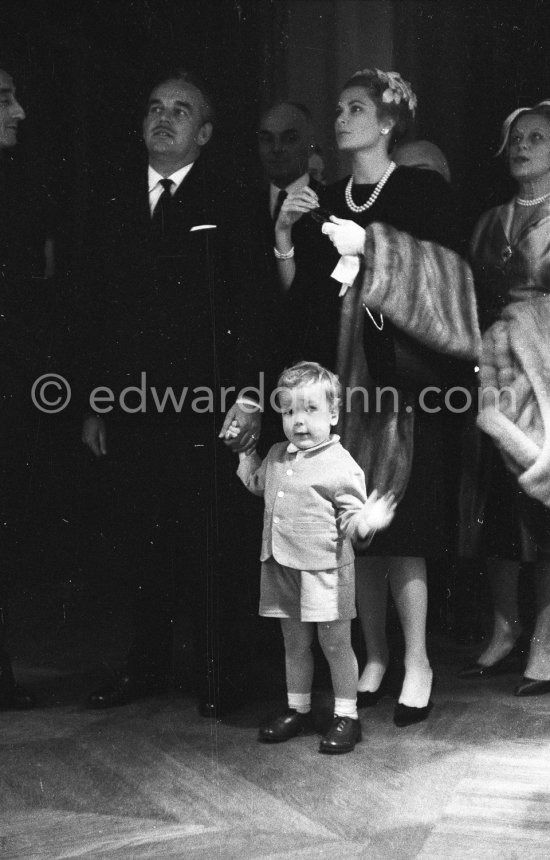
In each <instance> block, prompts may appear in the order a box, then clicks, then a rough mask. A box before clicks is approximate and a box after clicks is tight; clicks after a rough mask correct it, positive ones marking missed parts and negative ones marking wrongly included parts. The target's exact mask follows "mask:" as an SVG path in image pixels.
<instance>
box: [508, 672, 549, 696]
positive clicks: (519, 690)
mask: <svg viewBox="0 0 550 860" xmlns="http://www.w3.org/2000/svg"><path fill="white" fill-rule="evenodd" d="M546 693H550V681H537V680H535V678H528V677H527V675H524V676H523V678H522V679H521V681H520V683H519V684H518V686H517V687H516V689H515V690H514V696H544V695H545V694H546Z"/></svg>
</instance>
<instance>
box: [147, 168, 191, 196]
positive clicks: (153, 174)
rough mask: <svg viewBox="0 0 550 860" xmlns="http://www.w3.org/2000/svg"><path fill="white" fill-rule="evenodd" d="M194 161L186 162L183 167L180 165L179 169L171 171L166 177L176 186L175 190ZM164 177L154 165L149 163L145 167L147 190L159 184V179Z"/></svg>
mask: <svg viewBox="0 0 550 860" xmlns="http://www.w3.org/2000/svg"><path fill="white" fill-rule="evenodd" d="M194 163H195V162H194V161H192V162H191V164H186V165H185V167H180V169H179V170H176V171H175V173H171V174H170V176H167V177H166V179H171V180H172V182H173V183H174V184H175V186H176V190H177V189H178V188H179V187H180V185H181V183H182V182H183V180H184V179H185V177H186V176H187V174H188V173H189V171H190V170H191V168H192V167H193V165H194ZM164 178H165V177H164V176H163V175H162V174H161V173H159V172H158V171H157V170H155V168H154V167H151V165H149V166H148V168H147V181H148V183H149V191H152V190H153V188H156V186H157V185H158V184H159V182H160V181H161V179H164Z"/></svg>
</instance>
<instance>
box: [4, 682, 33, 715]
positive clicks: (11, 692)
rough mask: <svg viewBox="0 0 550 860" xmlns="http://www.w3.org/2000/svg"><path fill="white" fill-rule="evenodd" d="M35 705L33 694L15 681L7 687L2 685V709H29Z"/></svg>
mask: <svg viewBox="0 0 550 860" xmlns="http://www.w3.org/2000/svg"><path fill="white" fill-rule="evenodd" d="M35 705H36V699H35V698H34V696H33V694H32V693H31V692H30V691H29V690H26V689H25V688H24V687H21V686H20V685H19V684H15V683H14V684H11V685H10V686H9V687H7V688H5V687H2V686H0V711H28V710H29V709H30V708H34V707H35Z"/></svg>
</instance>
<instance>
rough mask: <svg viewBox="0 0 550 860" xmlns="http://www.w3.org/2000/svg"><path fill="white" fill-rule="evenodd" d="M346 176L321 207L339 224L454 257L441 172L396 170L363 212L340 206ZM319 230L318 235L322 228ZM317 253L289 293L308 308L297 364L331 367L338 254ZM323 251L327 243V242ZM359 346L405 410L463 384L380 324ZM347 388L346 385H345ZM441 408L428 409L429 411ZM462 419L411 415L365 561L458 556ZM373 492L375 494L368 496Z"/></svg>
mask: <svg viewBox="0 0 550 860" xmlns="http://www.w3.org/2000/svg"><path fill="white" fill-rule="evenodd" d="M348 178H349V177H346V179H343V180H340V181H339V182H336V183H334V184H333V185H331V186H329V187H328V188H327V189H326V191H325V192H324V194H323V196H322V200H321V204H322V206H323V207H325V208H327V209H328V210H329V211H330V212H331V213H332V214H334V215H336V216H338V217H339V218H345V219H348V220H354V221H356V222H357V223H358V224H360V225H361V226H362V227H367V226H368V225H369V224H371V223H373V222H375V221H377V222H383V223H385V224H388V225H390V226H392V227H395V228H396V229H398V230H401V231H404V232H407V233H410V234H411V235H412V236H414V237H416V238H417V239H421V240H427V241H433V242H437V243H439V244H441V245H444V246H445V247H448V248H451V249H453V250H457V247H458V240H457V235H456V229H455V223H456V218H455V217H454V215H455V213H454V211H453V198H452V193H451V189H450V186H449V185H448V183H446V182H445V180H444V179H443V178H442V177H441V176H440V175H439V174H437V173H435V172H433V171H428V170H421V169H418V168H409V167H399V168H398V169H396V170H395V171H394V172H393V174H392V175H391V176H390V178H389V179H388V181H387V183H386V185H385V186H384V188H383V190H382V192H381V194H380V195H379V197H378V198H377V200H376V201H375V203H374V204H373V205H372V206H371V207H370V208H369V209H367V210H366V211H364V212H361V213H358V214H355V213H353V212H351V211H350V210H349V208H348V206H347V204H346V200H345V187H346V184H347V182H348ZM374 187H375V186H374V185H354V186H353V199H354V202H355V203H356V204H357V205H361V204H362V203H364V202H365V201H366V200H367V199H368V198H369V196H370V194H371V193H372V191H373V190H374ZM319 230H320V228H319ZM321 239H322V242H319V246H318V249H317V252H316V255H315V257H314V258H313V259H310V260H309V262H308V263H307V264H303V265H302V267H301V268H300V266H299V261H298V268H297V275H296V280H295V283H294V284H293V286H292V289H291V291H290V292H291V293H294V295H291V297H290V300H289V303H290V304H292V303H294V308H298V307H301V308H303V307H307V309H308V311H307V314H306V315H305V320H306V323H305V330H304V335H303V339H302V342H301V344H300V347H301V348H300V355H299V356H297V357H300V358H302V357H303V358H308V359H311V360H317V361H320V362H321V363H322V364H325V365H326V366H328V367H332V368H334V367H335V366H336V351H337V345H338V321H339V316H340V299H339V296H338V293H339V290H340V284H339V283H337V282H336V281H335V280H333V279H332V278H330V273H331V272H332V270H333V269H334V267H335V265H336V263H337V261H338V259H339V255H338V253H337V252H336V251H335V249H334V248H333V246H332V244H331V243H330V242H329V240H328V239H327V238H326V237H325V236H321ZM323 243H324V244H323ZM364 326H365V328H364V348H365V354H366V358H367V365H368V370H369V374H370V376H371V377H372V379H373V380H374V382H375V383H376V385H379V386H394V387H396V388H397V389H398V390H400V391H403V392H407V395H406V396H408V397H410V398H411V403H413V402H414V399H415V397H417V396H418V394H419V392H420V390H421V389H422V388H423V387H424V386H425V385H437V386H438V387H439V388H441V389H442V391H443V392H444V391H445V389H447V388H448V387H450V386H452V385H460V384H464V382H465V381H466V380H467V379H468V378H469V373H470V368H469V366H468V365H467V364H466V363H463V362H459V361H457V360H455V359H449V358H448V357H447V356H443V355H440V354H438V353H435V352H433V351H431V350H429V349H427V348H425V347H422V346H420V345H419V344H417V343H416V342H415V341H413V340H412V339H411V338H409V337H407V335H406V333H403V332H399V331H397V329H396V328H395V327H394V326H392V325H391V323H389V321H388V320H384V325H383V328H382V330H381V331H380V330H379V328H378V327H377V325H375V323H374V322H373V321H372V319H371V318H369V317H368V316H367V315H366V314H365V319H364ZM404 354H406V355H407V356H408V360H409V361H410V360H412V359H413V358H414V361H415V362H416V361H417V360H418V363H419V365H421V366H422V367H423V368H424V372H425V375H424V378H422V379H420V378H419V379H414V378H413V377H411V376H410V375H408V374H407V367H403V355H404ZM341 381H342V383H343V385H344V386H345V384H346V381H345V380H341ZM440 400H441V402H437V403H436V402H433V403H430V405H432V406H433V407H434V408H435V406H437V405H441V406H442V407H443V403H442V398H440ZM460 424H461V421H460V416H458V415H453V414H449V413H448V411H447V410H445V409H444V408H442V409H441V411H440V412H438V413H432V414H428V413H427V412H425V411H422V410H421V409H417V410H416V414H415V428H414V454H413V460H412V470H411V475H410V478H409V482H408V485H407V490H406V492H405V495H404V497H403V499H402V501H401V502H400V504H399V506H398V509H397V513H396V516H395V518H394V521H393V523H392V525H391V526H390V528H389V529H387V530H386V531H384V532H381V533H380V534H378V535H377V536H376V537H375V539H374V541H373V542H372V544H371V546H370V548H369V550H368V553H369V555H387V556H420V557H423V556H431V557H435V556H445V555H447V554H449V553H451V552H452V551H453V550H454V544H455V537H454V532H455V529H456V525H457V513H456V496H457V491H456V487H457V483H458V477H457V470H458V459H457V457H458V455H457V453H456V452H457V451H458V449H459V444H458V438H457V437H458V435H459V433H460ZM371 489H372V488H371Z"/></svg>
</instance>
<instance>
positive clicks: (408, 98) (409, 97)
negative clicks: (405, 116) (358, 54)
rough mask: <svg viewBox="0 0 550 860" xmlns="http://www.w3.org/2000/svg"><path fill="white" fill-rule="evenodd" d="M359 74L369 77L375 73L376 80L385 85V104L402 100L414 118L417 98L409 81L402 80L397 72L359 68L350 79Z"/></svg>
mask: <svg viewBox="0 0 550 860" xmlns="http://www.w3.org/2000/svg"><path fill="white" fill-rule="evenodd" d="M360 75H363V76H369V77H371V76H373V75H376V77H377V78H378V80H379V81H380V82H381V83H382V84H385V85H386V89H385V90H384V91H383V93H382V101H383V102H385V103H386V104H391V103H392V102H393V103H394V104H396V105H398V104H400V103H401V101H404V102H405V103H406V105H407V107H408V108H409V110H410V112H411V114H412V116H413V118H414V114H415V110H416V106H417V104H418V99H417V98H416V95H415V94H414V92H413V90H412V87H411V85H410V83H409V82H408V81H405V80H403V78H402V77H401V75H400V74H399V72H383V71H382V70H381V69H360V70H359V71H358V72H355V74H354V75H352V79H353V78H355V77H357V76H360Z"/></svg>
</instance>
